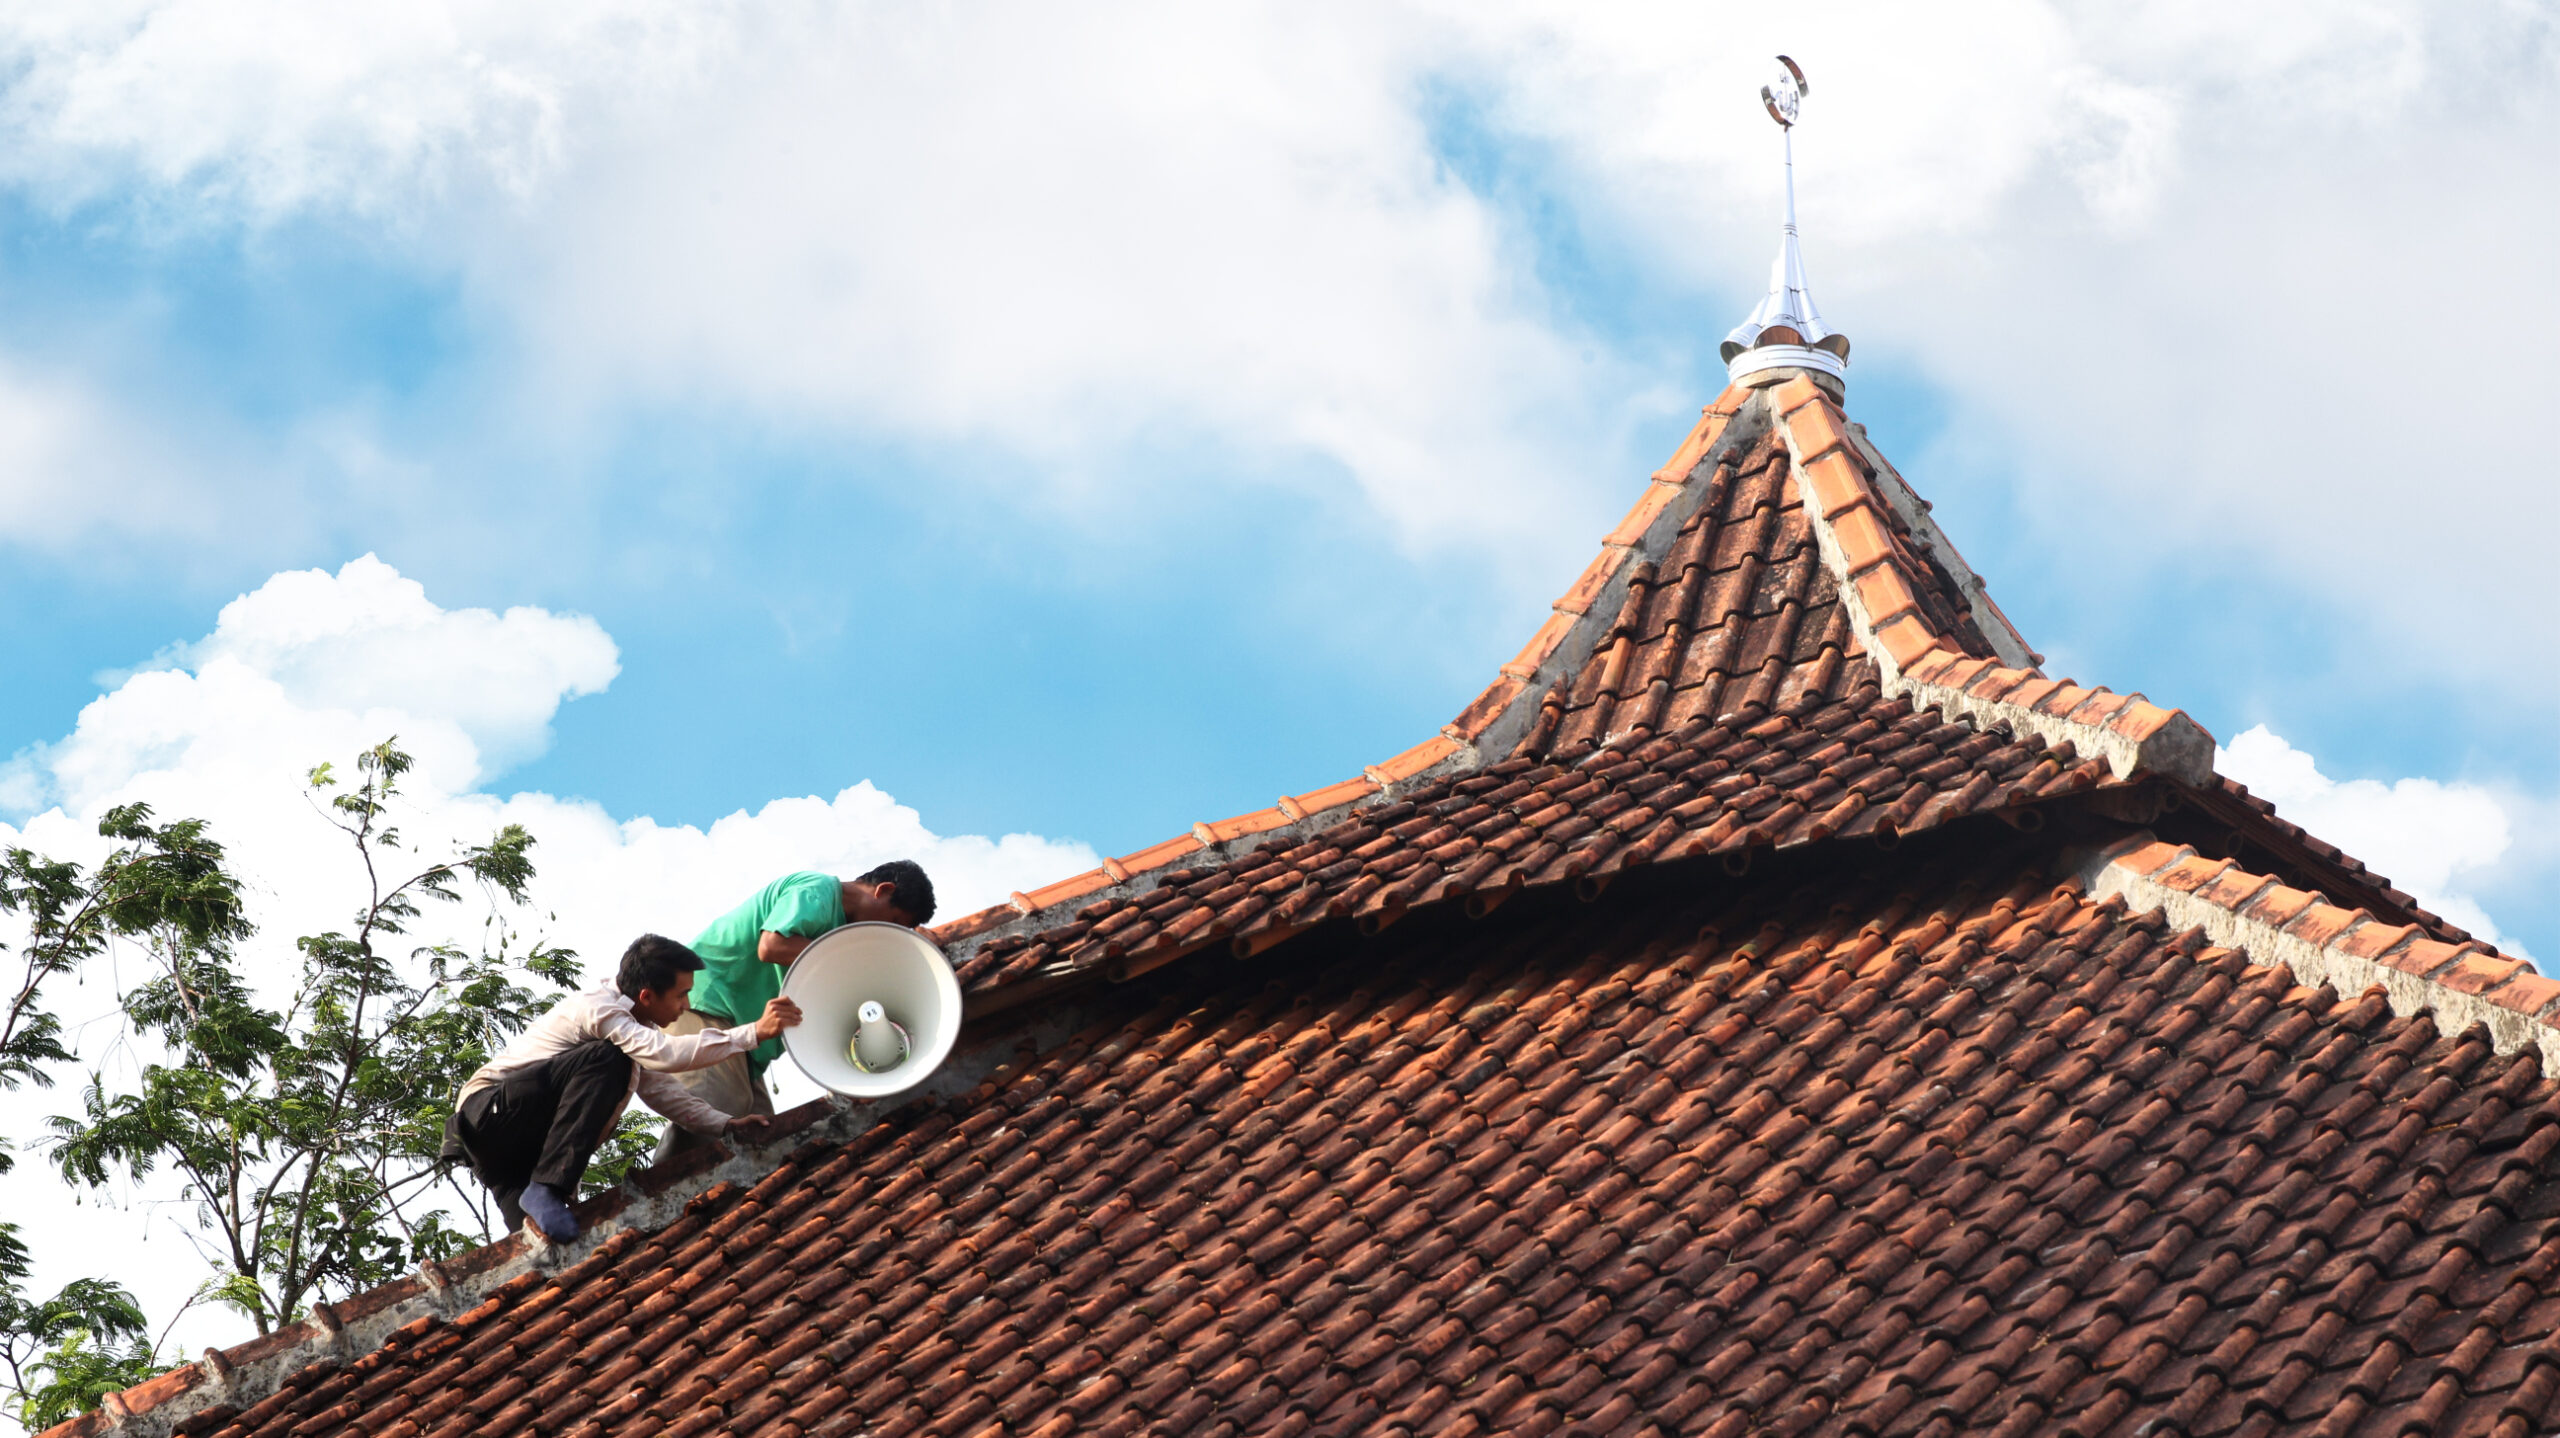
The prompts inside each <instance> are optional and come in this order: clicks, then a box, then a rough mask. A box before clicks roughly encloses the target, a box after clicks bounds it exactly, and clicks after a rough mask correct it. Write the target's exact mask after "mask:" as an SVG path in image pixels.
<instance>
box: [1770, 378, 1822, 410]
mask: <svg viewBox="0 0 2560 1438" xmlns="http://www.w3.org/2000/svg"><path fill="white" fill-rule="evenodd" d="M1823 402H1825V397H1824V395H1823V393H1822V387H1821V386H1820V385H1817V384H1815V383H1814V382H1813V381H1811V380H1809V379H1806V378H1805V377H1804V376H1803V375H1797V376H1795V377H1794V378H1792V379H1789V380H1786V381H1785V382H1783V383H1781V384H1779V385H1778V386H1777V387H1776V388H1775V389H1772V390H1770V391H1769V407H1770V408H1771V409H1772V410H1774V411H1776V412H1777V413H1778V414H1780V415H1786V414H1790V413H1792V412H1794V411H1796V410H1799V409H1802V408H1804V407H1805V406H1806V405H1809V404H1820V403H1823Z"/></svg>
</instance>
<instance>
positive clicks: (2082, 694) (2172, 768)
mask: <svg viewBox="0 0 2560 1438" xmlns="http://www.w3.org/2000/svg"><path fill="white" fill-rule="evenodd" d="M1885 692H1886V693H1887V694H1898V695H1901V696H1903V697H1905V698H1907V699H1909V700H1910V701H1911V703H1912V705H1913V706H1914V707H1919V706H1922V705H1926V706H1927V707H1930V708H1933V709H1936V710H1938V711H1939V712H1941V713H1943V714H1946V715H1947V716H1948V717H1950V718H1959V717H1961V718H1966V719H1970V720H1972V721H1973V722H1974V723H1975V725H1976V726H1977V727H1980V728H1985V729H1988V728H1994V727H2006V728H2008V729H2009V730H2010V731H2011V732H2012V733H2016V732H2020V731H2024V732H2028V733H2035V734H2041V735H2043V736H2044V737H2045V739H2046V741H2047V742H2049V743H2054V744H2060V743H2063V742H2065V741H2066V740H2067V741H2069V742H2070V743H2071V744H2072V745H2074V746H2075V747H2076V748H2077V749H2078V750H2079V752H2081V753H2083V754H2103V755H2105V756H2106V759H2107V763H2108V765H2109V766H2110V767H2112V768H2113V769H2114V770H2115V775H2116V777H2117V778H2119V779H2127V778H2131V777H2132V776H2133V775H2134V774H2135V773H2136V772H2140V771H2147V772H2150V773H2154V774H2166V775H2168V776H2169V777H2170V778H2173V779H2176V780H2178V781H2179V782H2181V783H2183V784H2186V785H2188V786H2189V787H2191V788H2198V789H2201V788H2206V787H2209V786H2211V785H2212V784H2213V782H2214V771H2213V735H2212V734H2211V733H2209V732H2208V731H2207V730H2206V729H2205V727H2204V726H2203V725H2201V724H2199V723H2197V722H2196V721H2195V720H2194V719H2192V718H2190V717H2189V716H2188V714H2187V712H2186V711H2185V710H2183V709H2163V708H2161V707H2160V706H2159V705H2157V704H2154V703H2152V702H2151V701H2150V700H2148V699H2146V698H2144V697H2143V696H2142V695H2140V694H2138V693H2137V694H2118V693H2116V692H2115V691H2114V690H2111V689H2108V688H2106V687H2105V686H2103V685H2100V686H2096V687H2083V686H2081V685H2079V684H2075V683H2073V682H2072V681H2071V680H2069V679H2048V678H2046V677H2045V676H2044V675H2042V674H2040V673H2038V672H2036V671H2035V670H2032V669H2018V668H2012V667H2010V666H2007V665H2003V664H1999V663H1996V662H1994V661H1992V660H1989V659H1979V658H1974V657H1971V656H1969V655H1964V654H1959V653H1957V652H1955V651H1954V650H1952V649H1948V648H1945V647H1935V648H1931V649H1929V650H1927V651H1925V652H1923V653H1922V654H1921V655H1919V656H1918V657H1917V658H1916V659H1915V660H1913V661H1912V662H1911V663H1910V664H1909V665H1908V666H1907V667H1905V668H1903V669H1901V670H1900V671H1899V672H1898V673H1894V674H1889V675H1887V676H1886V678H1885Z"/></svg>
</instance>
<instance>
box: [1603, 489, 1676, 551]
mask: <svg viewBox="0 0 2560 1438" xmlns="http://www.w3.org/2000/svg"><path fill="white" fill-rule="evenodd" d="M1680 489H1681V487H1680V486H1679V485H1676V484H1663V483H1661V482H1659V481H1653V482H1648V483H1647V484H1646V485H1645V487H1644V493H1643V494H1642V495H1641V496H1639V497H1638V498H1637V500H1636V505H1635V508H1633V509H1630V510H1628V511H1627V517H1626V518H1624V519H1622V520H1619V521H1618V527H1617V528H1615V529H1613V530H1610V531H1609V532H1608V533H1607V534H1606V535H1603V536H1602V537H1601V539H1600V542H1601V543H1602V544H1611V545H1622V546H1624V547H1626V548H1630V549H1632V548H1634V547H1635V546H1636V545H1639V544H1642V543H1643V542H1644V536H1645V531H1647V530H1649V529H1651V528H1653V522H1654V521H1655V520H1657V519H1660V518H1661V517H1662V512H1663V511H1664V510H1666V509H1669V508H1670V507H1671V502H1672V501H1673V500H1675V499H1678V498H1679V497H1680Z"/></svg>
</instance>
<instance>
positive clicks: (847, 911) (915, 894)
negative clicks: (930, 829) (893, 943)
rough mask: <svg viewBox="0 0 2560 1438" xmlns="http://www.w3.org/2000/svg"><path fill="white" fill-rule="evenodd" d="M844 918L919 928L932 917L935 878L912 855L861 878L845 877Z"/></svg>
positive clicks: (855, 922) (887, 864) (846, 920)
mask: <svg viewBox="0 0 2560 1438" xmlns="http://www.w3.org/2000/svg"><path fill="white" fill-rule="evenodd" d="M843 882H844V920H845V922H846V923H848V924H858V923H861V922H863V921H864V920H866V919H874V920H878V921H880V922H882V923H889V924H904V925H906V926H907V927H908V928H910V929H912V928H916V927H918V926H920V925H922V924H924V923H926V922H928V921H930V920H931V919H932V918H933V880H931V879H928V878H926V877H925V876H924V866H923V865H921V864H918V863H917V862H916V861H915V860H913V859H892V860H890V861H889V862H888V863H885V864H882V865H881V866H880V867H878V868H876V869H873V870H872V871H871V872H869V873H867V874H864V875H863V876H862V877H861V878H859V879H847V880H844V881H843Z"/></svg>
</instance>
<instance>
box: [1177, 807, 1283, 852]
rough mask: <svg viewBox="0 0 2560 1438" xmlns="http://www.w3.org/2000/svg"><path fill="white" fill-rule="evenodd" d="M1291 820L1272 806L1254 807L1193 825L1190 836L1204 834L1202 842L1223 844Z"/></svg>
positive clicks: (1275, 827) (1276, 826)
mask: <svg viewBox="0 0 2560 1438" xmlns="http://www.w3.org/2000/svg"><path fill="white" fill-rule="evenodd" d="M1292 822H1294V820H1293V818H1292V817H1291V816H1290V815H1289V814H1288V813H1286V812H1284V811H1282V810H1281V809H1280V808H1278V807H1277V806H1274V807H1272V808H1269V809H1256V810H1254V811H1253V812H1251V813H1249V814H1238V815H1236V816H1235V817H1234V818H1232V819H1220V820H1217V821H1216V822H1214V823H1208V824H1196V825H1193V826H1192V836H1193V837H1194V838H1198V837H1200V836H1201V835H1204V834H1205V835H1207V838H1206V839H1205V840H1204V841H1203V842H1204V843H1207V844H1213V845H1214V844H1225V843H1231V842H1233V841H1235V840H1237V839H1241V838H1244V837H1246V836H1247V835H1251V834H1262V833H1268V832H1269V831H1271V830H1273V829H1278V828H1283V827H1286V826H1287V825H1289V824H1290V823H1292Z"/></svg>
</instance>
